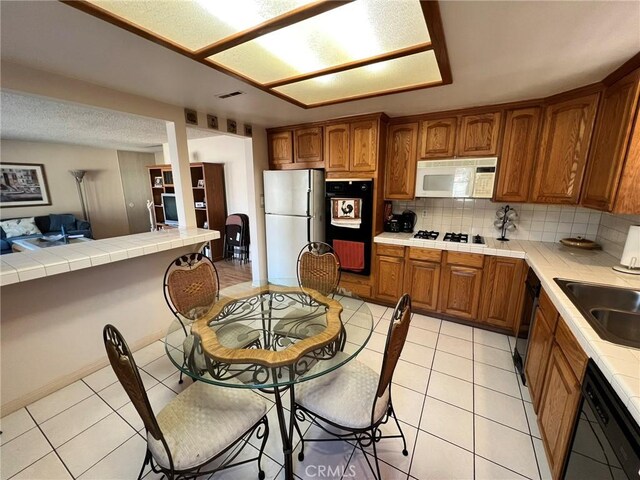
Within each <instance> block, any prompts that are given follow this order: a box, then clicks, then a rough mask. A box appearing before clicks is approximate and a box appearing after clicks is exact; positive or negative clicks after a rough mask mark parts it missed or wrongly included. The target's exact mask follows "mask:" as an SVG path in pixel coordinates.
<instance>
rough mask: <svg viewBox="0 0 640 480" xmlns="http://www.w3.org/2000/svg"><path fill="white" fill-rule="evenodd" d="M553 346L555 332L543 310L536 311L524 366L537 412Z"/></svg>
mask: <svg viewBox="0 0 640 480" xmlns="http://www.w3.org/2000/svg"><path fill="white" fill-rule="evenodd" d="M552 345H553V330H552V329H551V328H549V324H548V322H547V319H546V318H545V316H544V314H543V313H542V310H541V309H538V310H536V317H535V319H534V323H533V329H532V330H531V333H530V334H529V346H528V347H527V359H526V363H525V366H524V373H525V377H526V379H527V386H528V387H529V392H530V393H531V400H532V401H533V402H532V403H533V409H534V410H535V411H536V412H537V411H538V410H539V408H538V407H539V405H540V397H542V387H543V385H544V374H545V372H546V371H547V364H548V363H549V353H550V352H551V346H552Z"/></svg>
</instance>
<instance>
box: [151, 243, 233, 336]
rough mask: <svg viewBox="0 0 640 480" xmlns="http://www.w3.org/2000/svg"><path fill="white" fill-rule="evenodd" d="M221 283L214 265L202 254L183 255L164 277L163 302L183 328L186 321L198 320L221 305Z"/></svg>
mask: <svg viewBox="0 0 640 480" xmlns="http://www.w3.org/2000/svg"><path fill="white" fill-rule="evenodd" d="M219 290H220V280H219V278H218V271H217V270H216V267H215V265H214V264H213V262H211V260H209V258H208V257H206V256H205V255H202V254H201V253H190V254H187V255H182V256H180V257H178V258H176V259H175V260H174V261H172V262H171V264H170V265H169V267H168V268H167V270H166V271H165V274H164V298H165V300H166V302H167V305H168V306H169V309H170V310H171V312H172V313H173V314H174V315H175V317H176V318H177V319H178V320H180V323H182V325H183V326H184V322H183V318H184V319H187V320H191V321H192V320H196V319H198V318H200V317H202V316H203V315H205V314H206V313H207V312H209V311H210V310H211V308H213V306H214V305H215V303H216V302H217V301H218V295H219Z"/></svg>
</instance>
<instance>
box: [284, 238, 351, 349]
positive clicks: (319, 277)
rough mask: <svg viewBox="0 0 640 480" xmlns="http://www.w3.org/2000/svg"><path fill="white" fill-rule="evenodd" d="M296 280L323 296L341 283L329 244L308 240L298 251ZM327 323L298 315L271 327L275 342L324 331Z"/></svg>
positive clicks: (337, 266) (338, 270)
mask: <svg viewBox="0 0 640 480" xmlns="http://www.w3.org/2000/svg"><path fill="white" fill-rule="evenodd" d="M297 279H298V285H299V286H300V288H301V289H303V290H304V289H305V288H310V289H313V290H316V291H318V292H320V293H321V294H322V295H325V296H333V295H334V294H335V293H336V291H337V289H338V284H339V283H340V260H339V259H338V256H337V255H336V253H335V252H334V251H333V248H332V247H331V245H329V244H327V243H324V242H310V243H308V244H307V245H305V246H304V247H302V249H301V250H300V252H299V253H298V261H297ZM325 327H326V325H323V324H320V323H309V322H306V321H301V320H299V319H297V318H287V317H286V315H285V317H284V318H282V319H281V320H279V321H278V322H277V323H276V325H275V327H274V328H273V338H274V342H276V343H278V342H280V341H281V340H282V339H284V338H306V337H310V336H312V335H315V334H317V333H320V332H321V331H322V330H324V329H325Z"/></svg>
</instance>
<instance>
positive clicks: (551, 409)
mask: <svg viewBox="0 0 640 480" xmlns="http://www.w3.org/2000/svg"><path fill="white" fill-rule="evenodd" d="M579 400H580V383H579V382H578V380H577V379H576V377H575V375H574V374H573V371H572V370H571V367H570V366H569V363H568V362H567V359H566V358H565V356H564V354H563V353H562V350H561V349H560V348H559V347H558V345H557V344H554V346H553V349H552V350H551V358H550V359H549V367H548V369H547V375H546V377H545V382H544V393H543V396H542V401H541V403H540V413H539V414H538V425H539V426H540V434H541V435H542V443H543V444H544V447H545V450H546V451H547V459H548V460H549V467H550V469H551V473H552V475H553V478H560V475H561V473H562V466H563V463H564V458H565V456H566V454H567V448H568V446H569V440H570V438H571V431H572V430H573V424H574V421H575V417H576V413H577V409H578V401H579Z"/></svg>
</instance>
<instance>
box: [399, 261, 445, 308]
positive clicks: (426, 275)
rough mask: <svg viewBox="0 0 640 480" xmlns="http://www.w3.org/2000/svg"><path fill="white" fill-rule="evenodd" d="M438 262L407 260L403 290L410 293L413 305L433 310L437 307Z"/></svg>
mask: <svg viewBox="0 0 640 480" xmlns="http://www.w3.org/2000/svg"><path fill="white" fill-rule="evenodd" d="M439 286H440V264H439V263H434V262H419V261H415V260H409V262H408V263H407V271H406V273H405V276H404V291H405V292H408V293H409V294H410V295H411V304H412V305H413V306H414V307H420V308H424V309H426V310H433V311H435V310H436V309H437V308H438V290H439Z"/></svg>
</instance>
